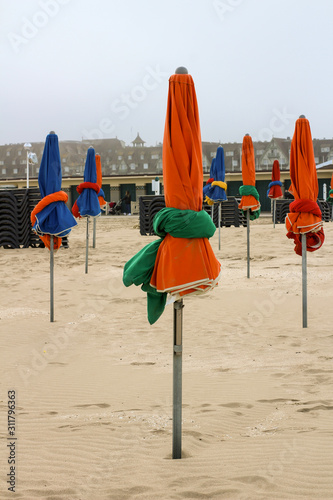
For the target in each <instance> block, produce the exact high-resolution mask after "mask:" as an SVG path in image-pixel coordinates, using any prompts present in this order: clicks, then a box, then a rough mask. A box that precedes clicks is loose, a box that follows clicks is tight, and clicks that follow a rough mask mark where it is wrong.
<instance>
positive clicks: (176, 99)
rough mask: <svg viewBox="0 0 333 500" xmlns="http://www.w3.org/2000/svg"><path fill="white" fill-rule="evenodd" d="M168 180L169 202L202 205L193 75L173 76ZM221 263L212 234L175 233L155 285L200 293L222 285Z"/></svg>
mask: <svg viewBox="0 0 333 500" xmlns="http://www.w3.org/2000/svg"><path fill="white" fill-rule="evenodd" d="M163 180H164V189H165V203H166V206H167V207H173V208H177V209H180V210H194V211H196V212H199V211H201V210H202V201H203V200H202V198H203V191H202V186H203V171H202V149H201V133H200V123H199V111H198V104H197V98H196V92H195V87H194V82H193V79H192V77H191V76H190V75H185V74H179V75H178V74H177V75H173V76H171V77H170V79H169V94H168V103H167V114H166V121H165V129H164V139H163ZM220 270H221V265H220V263H219V262H218V260H217V259H216V257H215V255H214V252H213V250H212V248H211V245H210V243H209V240H208V239H207V238H174V237H172V236H171V235H170V234H167V235H166V237H165V238H164V240H163V241H162V243H161V244H160V246H159V250H158V253H157V257H156V261H155V267H154V271H153V274H152V277H151V281H150V285H151V286H152V287H154V288H156V289H157V290H158V291H160V292H169V293H170V294H172V295H175V296H182V295H187V294H190V293H201V292H204V291H207V290H209V289H210V288H212V287H213V286H215V285H216V284H217V280H218V277H219V275H220Z"/></svg>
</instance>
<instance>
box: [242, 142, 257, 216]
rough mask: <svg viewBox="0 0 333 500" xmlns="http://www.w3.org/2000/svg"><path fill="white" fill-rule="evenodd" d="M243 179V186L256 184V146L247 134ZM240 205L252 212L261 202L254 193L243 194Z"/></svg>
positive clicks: (243, 152)
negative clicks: (254, 146)
mask: <svg viewBox="0 0 333 500" xmlns="http://www.w3.org/2000/svg"><path fill="white" fill-rule="evenodd" d="M242 179H243V186H254V187H255V185H256V164H255V158H254V148H253V143H252V138H251V136H249V135H245V136H244V138H243V145H242ZM238 207H239V208H240V209H242V210H244V211H245V210H251V211H252V212H254V211H256V210H259V208H260V202H259V200H257V199H256V198H255V197H254V196H253V195H244V196H242V199H241V202H240V204H239V205H238Z"/></svg>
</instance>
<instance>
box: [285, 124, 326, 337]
mask: <svg viewBox="0 0 333 500" xmlns="http://www.w3.org/2000/svg"><path fill="white" fill-rule="evenodd" d="M290 178H291V182H292V186H293V195H294V197H295V200H294V201H293V202H292V203H291V204H290V207H289V210H290V213H288V214H287V216H286V227H287V230H288V233H287V237H288V238H291V239H293V240H294V242H295V252H296V253H297V255H301V256H302V273H303V327H304V328H305V327H306V326H307V296H306V252H307V251H308V252H314V251H315V250H318V248H320V247H321V246H322V244H323V243H324V239H325V236H324V231H323V222H322V214H321V210H320V208H319V206H318V204H317V198H318V179H317V170H316V163H315V158H314V152H313V144H312V137H311V130H310V123H309V121H308V120H307V119H306V118H305V117H303V116H301V117H300V118H299V119H298V120H297V121H296V125H295V132H294V136H293V139H292V142H291V148H290Z"/></svg>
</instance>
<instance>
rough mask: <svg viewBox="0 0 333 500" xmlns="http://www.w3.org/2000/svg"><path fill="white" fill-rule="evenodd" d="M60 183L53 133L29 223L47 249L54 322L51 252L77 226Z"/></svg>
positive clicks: (41, 168)
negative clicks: (36, 202) (38, 193)
mask: <svg viewBox="0 0 333 500" xmlns="http://www.w3.org/2000/svg"><path fill="white" fill-rule="evenodd" d="M61 181H62V175H61V162H60V152H59V143H58V136H57V135H56V134H55V133H54V132H50V133H49V135H48V136H47V137H46V141H45V145H44V151H43V157H42V161H41V164H40V168H39V174H38V185H39V190H40V194H41V198H42V199H41V201H40V202H39V203H38V204H37V205H36V207H35V208H34V210H33V211H32V212H31V223H32V228H33V231H34V232H35V233H37V234H38V236H39V237H40V239H41V240H42V241H43V242H44V244H45V246H46V247H47V248H48V249H49V250H50V289H51V294H50V295H51V300H50V310H51V314H50V316H51V321H53V320H54V317H53V316H54V308H53V296H54V294H53V251H54V250H58V248H59V247H60V245H61V238H62V237H63V236H67V235H68V234H69V233H70V231H71V229H72V228H73V227H74V226H76V225H77V222H76V220H75V219H74V217H73V216H72V214H71V213H70V211H69V209H68V208H67V206H66V202H67V200H68V195H67V194H66V193H65V192H64V191H61Z"/></svg>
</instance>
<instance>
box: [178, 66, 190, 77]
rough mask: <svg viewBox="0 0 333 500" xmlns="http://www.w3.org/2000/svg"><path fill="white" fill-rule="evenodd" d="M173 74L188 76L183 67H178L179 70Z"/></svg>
mask: <svg viewBox="0 0 333 500" xmlns="http://www.w3.org/2000/svg"><path fill="white" fill-rule="evenodd" d="M175 74H176V75H188V71H187V68H185V66H179V68H177V69H176V71H175Z"/></svg>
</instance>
